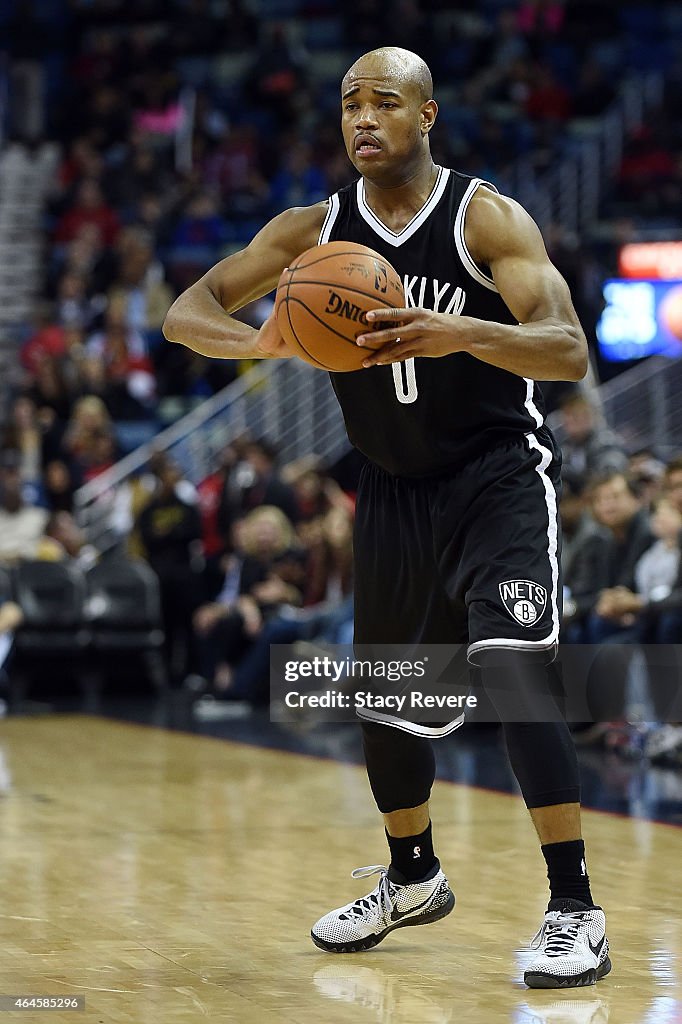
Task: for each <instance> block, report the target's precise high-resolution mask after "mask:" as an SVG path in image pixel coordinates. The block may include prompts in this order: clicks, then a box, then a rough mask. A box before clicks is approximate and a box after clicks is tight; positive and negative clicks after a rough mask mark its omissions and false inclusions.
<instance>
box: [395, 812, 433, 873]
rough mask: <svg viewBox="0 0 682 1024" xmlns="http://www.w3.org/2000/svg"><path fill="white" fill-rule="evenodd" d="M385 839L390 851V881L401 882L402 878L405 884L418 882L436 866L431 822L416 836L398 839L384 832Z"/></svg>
mask: <svg viewBox="0 0 682 1024" xmlns="http://www.w3.org/2000/svg"><path fill="white" fill-rule="evenodd" d="M386 838H387V840H388V845H389V847H390V850H391V873H390V877H391V879H392V881H394V882H401V881H402V879H403V878H404V879H405V881H406V882H418V881H420V879H422V878H426V876H427V875H428V874H429V872H430V871H431V870H432V868H433V867H434V865H435V864H436V855H435V854H434V852H433V841H432V839H431V822H429V824H428V825H427V827H426V828H425V829H424V831H423V832H422V833H420V835H418V836H404V837H403V838H401V839H398V838H397V837H396V836H389V834H388V832H386ZM398 876H401V877H398Z"/></svg>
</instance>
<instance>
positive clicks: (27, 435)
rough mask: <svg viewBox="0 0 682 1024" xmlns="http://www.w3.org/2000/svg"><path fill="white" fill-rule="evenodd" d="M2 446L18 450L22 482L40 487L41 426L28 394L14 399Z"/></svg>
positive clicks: (41, 467) (41, 465) (41, 464)
mask: <svg viewBox="0 0 682 1024" xmlns="http://www.w3.org/2000/svg"><path fill="white" fill-rule="evenodd" d="M4 447H6V448H11V449H14V450H15V451H17V452H19V455H20V457H21V479H22V481H23V482H24V484H30V485H32V486H33V487H35V488H37V489H40V488H41V485H42V469H43V428H42V425H41V423H40V420H39V418H38V410H37V409H36V405H35V402H33V401H32V399H31V398H29V397H28V395H19V396H18V397H17V398H15V399H14V402H13V404H12V418H11V420H10V424H9V429H8V431H7V432H6V434H5V443H4Z"/></svg>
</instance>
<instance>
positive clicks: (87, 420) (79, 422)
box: [63, 395, 114, 479]
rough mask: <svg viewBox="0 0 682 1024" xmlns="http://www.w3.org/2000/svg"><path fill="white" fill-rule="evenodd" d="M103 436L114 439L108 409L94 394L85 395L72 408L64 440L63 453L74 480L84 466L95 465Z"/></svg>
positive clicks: (82, 470)
mask: <svg viewBox="0 0 682 1024" xmlns="http://www.w3.org/2000/svg"><path fill="white" fill-rule="evenodd" d="M103 436H106V437H109V438H112V439H113V437H114V428H113V424H112V422H111V417H110V415H109V412H108V411H107V407H106V405H105V404H104V402H103V401H102V399H101V398H99V397H98V396H97V395H85V396H84V397H83V398H80V399H79V400H78V401H77V402H76V404H75V405H74V408H73V414H72V416H71V418H70V420H69V423H68V425H67V428H66V432H65V434H64V441H63V451H64V454H65V455H66V456H67V458H68V460H69V462H70V464H71V465H72V466H73V468H74V471H75V473H76V477H77V479H78V478H79V477H80V476H81V475H82V474H83V472H84V470H85V467H87V466H91V465H94V464H96V463H97V460H98V457H99V454H100V453H101V439H102V437H103Z"/></svg>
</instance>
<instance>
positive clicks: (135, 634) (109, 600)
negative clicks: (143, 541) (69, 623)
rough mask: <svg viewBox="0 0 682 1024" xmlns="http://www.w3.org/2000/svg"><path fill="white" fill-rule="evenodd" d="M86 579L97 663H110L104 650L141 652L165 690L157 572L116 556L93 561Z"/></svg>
mask: <svg viewBox="0 0 682 1024" xmlns="http://www.w3.org/2000/svg"><path fill="white" fill-rule="evenodd" d="M85 582H86V589H87V597H86V602H85V615H86V618H87V621H88V623H89V626H90V629H91V635H92V649H93V652H95V653H96V655H97V663H98V664H99V665H107V664H108V663H109V662H108V658H107V659H106V660H104V659H102V657H101V655H102V654H106V655H107V656H117V655H118V656H126V657H129V656H130V655H141V656H142V661H143V663H144V666H145V668H146V670H147V674H148V676H149V678H150V679H151V681H152V683H153V684H154V686H155V687H156V689H157V690H159V691H161V690H165V689H166V687H167V685H168V680H167V674H166V669H165V662H164V660H163V657H162V655H161V648H162V645H163V642H164V633H163V627H162V620H161V599H160V595H159V583H158V580H157V577H156V574H155V573H154V572H153V570H152V569H150V568H149V566H148V565H147V564H146V563H145V562H142V561H132V560H128V559H125V558H121V557H115V558H110V559H105V560H104V561H102V562H100V563H99V564H98V565H95V566H93V568H92V569H90V570H89V571H88V573H87V574H86V577H85Z"/></svg>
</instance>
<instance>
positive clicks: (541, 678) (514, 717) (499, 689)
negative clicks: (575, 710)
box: [476, 648, 565, 723]
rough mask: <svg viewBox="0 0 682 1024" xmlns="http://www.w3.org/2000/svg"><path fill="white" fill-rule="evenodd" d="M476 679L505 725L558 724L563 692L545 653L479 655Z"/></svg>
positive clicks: (488, 652) (494, 651) (504, 650)
mask: <svg viewBox="0 0 682 1024" xmlns="http://www.w3.org/2000/svg"><path fill="white" fill-rule="evenodd" d="M476 667H477V671H476V676H477V678H478V679H479V680H480V684H481V685H482V687H483V688H484V690H485V692H486V694H487V696H488V698H489V699H490V701H491V703H492V704H493V706H494V708H495V711H496V712H497V714H498V715H499V717H500V720H501V721H502V722H503V723H504V722H559V721H562V720H563V718H564V703H565V702H564V689H563V683H562V679H561V673H560V671H559V667H558V665H557V664H556V663H555V662H548V654H547V652H546V651H536V650H523V651H517V650H511V649H508V648H488V649H485V650H481V651H479V652H478V653H477V658H476Z"/></svg>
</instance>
